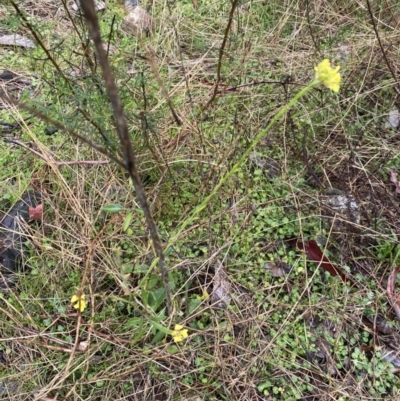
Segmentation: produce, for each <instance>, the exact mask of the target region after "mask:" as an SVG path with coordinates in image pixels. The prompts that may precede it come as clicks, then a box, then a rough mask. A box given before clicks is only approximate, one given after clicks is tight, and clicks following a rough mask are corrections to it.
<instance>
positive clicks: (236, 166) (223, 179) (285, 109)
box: [165, 80, 320, 251]
mask: <svg viewBox="0 0 400 401" xmlns="http://www.w3.org/2000/svg"><path fill="white" fill-rule="evenodd" d="M319 83H320V82H319V81H317V80H315V81H313V82H311V83H310V84H309V85H308V86H306V87H305V88H303V89H302V90H301V91H300V92H298V93H297V94H296V95H295V96H294V97H293V98H292V99H291V100H290V101H289V103H287V104H286V105H285V106H283V107H282V108H281V109H280V110H279V111H278V113H276V114H275V116H274V117H273V118H272V119H271V121H270V122H269V124H268V125H267V127H266V128H264V129H263V130H260V132H259V133H258V134H257V136H256V137H255V138H254V140H253V142H252V143H251V144H250V146H249V147H248V148H247V150H246V151H245V152H244V153H243V155H242V156H241V157H240V159H239V160H238V161H237V162H236V163H235V164H234V166H233V167H232V168H231V169H230V170H229V171H228V172H227V173H226V174H225V175H224V176H223V177H221V179H220V180H219V182H218V184H217V185H216V186H215V187H214V189H213V190H212V191H211V192H210V194H209V195H208V196H206V197H205V198H204V199H203V201H202V202H201V203H200V204H199V205H198V206H197V207H196V208H195V209H194V210H193V212H192V214H191V215H190V216H189V217H188V218H187V219H186V220H184V221H183V222H182V223H181V225H180V226H179V227H178V229H177V230H176V231H175V233H174V234H173V236H172V237H171V238H170V240H169V242H168V245H167V247H166V249H165V250H166V251H167V250H168V248H169V247H170V246H172V245H173V244H174V243H175V242H176V241H177V240H178V238H179V236H180V235H181V234H182V232H183V230H184V229H185V228H186V227H187V226H188V225H189V224H191V223H193V222H194V220H195V219H196V217H197V216H198V215H199V214H200V213H201V212H202V211H203V210H204V209H205V208H206V207H207V205H208V203H209V202H210V201H211V199H212V198H213V197H214V196H215V194H216V193H217V192H218V191H219V189H220V188H221V187H222V185H223V184H224V183H225V182H226V181H227V180H228V179H229V178H230V177H232V175H233V174H235V173H236V172H237V171H239V170H240V167H241V166H242V165H243V164H244V163H245V162H246V161H247V158H248V157H249V154H250V153H251V151H252V150H253V149H254V148H255V147H256V146H257V144H258V143H259V142H260V141H261V139H263V138H264V136H265V135H266V134H267V133H268V131H269V130H270V129H271V128H272V126H273V125H274V124H275V123H276V122H277V121H279V120H280V119H281V118H282V117H283V116H284V115H285V114H286V113H287V112H288V111H289V110H290V109H291V108H292V107H293V106H294V105H295V104H296V103H297V102H298V100H299V99H300V98H301V97H303V96H304V95H305V94H306V93H308V92H309V91H310V90H311V89H312V88H314V87H315V86H316V85H318V84H319Z"/></svg>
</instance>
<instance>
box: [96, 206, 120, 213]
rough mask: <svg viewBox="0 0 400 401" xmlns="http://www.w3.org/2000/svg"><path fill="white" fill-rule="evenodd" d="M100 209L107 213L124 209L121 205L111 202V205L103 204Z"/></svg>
mask: <svg viewBox="0 0 400 401" xmlns="http://www.w3.org/2000/svg"><path fill="white" fill-rule="evenodd" d="M101 210H102V211H103V212H107V213H119V212H122V211H123V210H125V209H124V207H123V206H121V205H117V204H113V205H105V206H103V208H102V209H101Z"/></svg>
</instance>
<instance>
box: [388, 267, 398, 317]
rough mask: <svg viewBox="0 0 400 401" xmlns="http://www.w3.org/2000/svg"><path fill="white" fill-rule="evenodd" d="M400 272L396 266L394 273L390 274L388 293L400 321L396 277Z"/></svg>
mask: <svg viewBox="0 0 400 401" xmlns="http://www.w3.org/2000/svg"><path fill="white" fill-rule="evenodd" d="M399 270H400V266H395V267H394V268H393V270H392V272H391V273H390V276H389V279H388V283H387V288H386V292H387V294H388V297H389V301H390V303H391V304H392V306H393V310H394V311H395V313H396V316H397V317H398V319H399V320H400V300H399V297H398V296H397V295H396V290H395V284H396V277H397V273H398V272H399Z"/></svg>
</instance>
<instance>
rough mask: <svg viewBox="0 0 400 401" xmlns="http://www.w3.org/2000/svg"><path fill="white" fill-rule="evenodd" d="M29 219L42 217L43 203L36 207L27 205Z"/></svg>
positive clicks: (40, 218)
mask: <svg viewBox="0 0 400 401" xmlns="http://www.w3.org/2000/svg"><path fill="white" fill-rule="evenodd" d="M29 219H30V220H42V219H43V203H41V204H40V205H37V206H36V207H32V206H29Z"/></svg>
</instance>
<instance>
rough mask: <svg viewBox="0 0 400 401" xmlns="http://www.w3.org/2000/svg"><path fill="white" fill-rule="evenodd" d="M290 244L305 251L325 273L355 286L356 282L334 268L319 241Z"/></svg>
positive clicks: (290, 242)
mask: <svg viewBox="0 0 400 401" xmlns="http://www.w3.org/2000/svg"><path fill="white" fill-rule="evenodd" d="M289 244H290V245H291V246H293V247H296V248H298V249H301V250H303V251H304V252H305V253H306V255H307V256H308V258H309V259H310V261H311V262H314V263H316V264H317V265H318V266H321V267H322V268H323V269H324V270H325V271H327V272H329V273H330V274H331V275H332V276H339V277H340V278H341V279H342V281H343V282H344V283H346V282H349V283H350V284H351V285H352V286H355V285H356V284H355V282H354V281H353V280H352V279H350V278H349V277H347V276H346V275H345V274H344V273H343V272H342V271H340V270H339V269H338V268H337V267H336V266H334V265H333V264H332V263H331V262H330V261H329V259H328V258H327V257H326V256H325V255H324V254H323V253H322V251H321V249H320V247H319V246H318V243H317V241H314V240H311V241H306V242H301V241H298V240H297V239H291V240H289Z"/></svg>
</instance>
